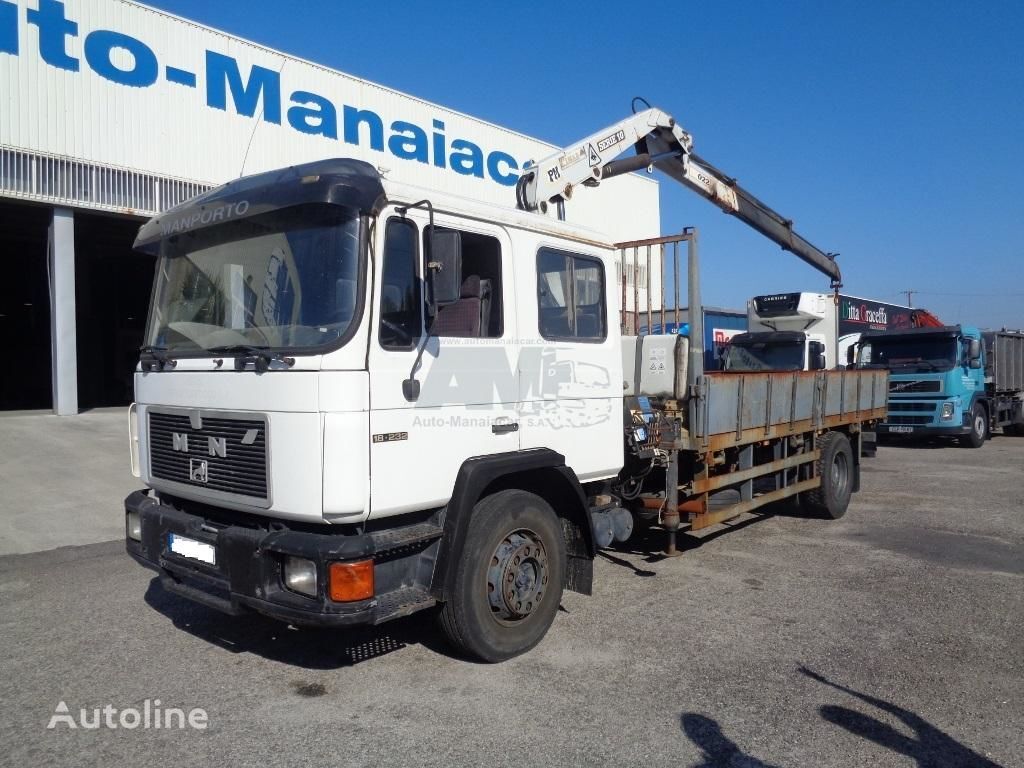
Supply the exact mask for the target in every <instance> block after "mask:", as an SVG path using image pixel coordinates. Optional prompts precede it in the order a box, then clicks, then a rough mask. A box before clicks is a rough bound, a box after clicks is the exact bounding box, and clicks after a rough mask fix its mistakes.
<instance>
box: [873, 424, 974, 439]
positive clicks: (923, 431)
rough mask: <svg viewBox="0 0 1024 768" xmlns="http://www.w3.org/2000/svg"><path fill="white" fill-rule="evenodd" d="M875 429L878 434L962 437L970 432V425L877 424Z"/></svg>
mask: <svg viewBox="0 0 1024 768" xmlns="http://www.w3.org/2000/svg"><path fill="white" fill-rule="evenodd" d="M876 429H877V432H878V434H879V435H887V436H890V435H891V436H892V437H929V436H934V437H964V436H965V435H969V434H970V433H971V428H970V426H968V425H964V424H957V425H955V426H941V427H940V426H932V425H930V424H913V425H906V424H879V425H878V426H877V428H876Z"/></svg>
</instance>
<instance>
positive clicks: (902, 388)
mask: <svg viewBox="0 0 1024 768" xmlns="http://www.w3.org/2000/svg"><path fill="white" fill-rule="evenodd" d="M889 391H890V392H899V393H909V392H941V391H942V382H941V381H939V380H938V379H930V380H925V381H893V380H892V379H889Z"/></svg>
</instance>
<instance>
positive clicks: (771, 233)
mask: <svg viewBox="0 0 1024 768" xmlns="http://www.w3.org/2000/svg"><path fill="white" fill-rule="evenodd" d="M630 146H633V147H634V148H635V149H636V155H635V156H633V157H626V158H624V159H622V160H617V159H616V158H617V157H618V156H619V155H621V154H622V153H623V152H625V151H626V150H627V149H628V148H629V147H630ZM649 166H653V167H655V168H657V169H658V170H659V171H661V172H662V173H664V174H665V175H667V176H669V177H671V178H673V179H675V180H676V181H678V182H679V183H680V184H682V185H683V186H685V187H687V188H689V189H691V190H693V191H694V192H696V193H697V194H699V195H700V196H701V197H704V198H706V199H707V200H710V201H711V202H712V203H714V204H715V205H717V206H718V207H719V208H721V209H722V210H723V211H725V212H726V213H728V214H731V215H732V216H735V217H736V218H738V219H739V220H740V221H742V222H744V223H745V224H747V225H748V226H750V227H752V228H753V229H755V230H757V231H758V232H760V233H761V234H762V235H764V236H765V237H767V238H768V239H769V240H772V241H773V242H775V243H778V244H779V245H780V246H782V248H783V249H784V250H787V251H790V252H791V253H793V254H795V255H796V256H798V257H799V258H800V259H802V260H803V261H805V262H807V263H808V264H810V265H811V266H812V267H814V268H815V269H817V270H819V271H820V272H823V273H824V274H825V275H827V276H828V277H829V278H830V279H831V281H832V286H833V287H835V288H838V287H839V286H840V285H842V274H841V273H840V271H839V265H838V264H837V263H836V260H835V255H834V254H830V253H826V252H825V251H822V250H821V249H820V248H817V247H816V246H814V245H812V244H811V243H810V242H808V241H807V240H806V239H804V238H803V237H801V236H800V235H798V234H797V233H796V232H794V231H793V222H792V221H791V220H789V219H787V218H785V217H783V216H781V215H779V214H778V213H777V212H776V211H774V210H772V209H771V208H769V207H768V206H767V205H765V204H764V203H762V202H761V201H760V200H758V199H757V198H756V197H754V196H753V195H752V194H750V193H749V192H747V191H746V190H745V189H743V188H742V187H740V186H739V184H737V183H736V180H735V179H734V178H732V177H730V176H727V175H726V174H724V173H722V172H721V171H720V170H718V169H717V168H715V166H713V165H711V163H708V162H707V161H705V160H703V159H702V158H700V157H698V156H697V155H696V154H695V153H694V152H693V137H692V136H690V134H689V133H687V132H686V131H685V130H683V129H682V128H681V127H680V126H679V124H678V123H676V121H675V119H674V118H673V117H672V116H671V115H669V114H667V113H665V112H663V111H661V110H660V109H653V108H652V109H647V110H644V111H643V112H637V113H636V114H633V115H630V116H629V117H627V118H626V119H625V120H622V121H620V122H618V123H616V124H615V125H612V126H609V127H608V128H605V129H604V130H601V131H598V132H597V133H594V134H592V135H591V136H588V137H587V138H585V139H583V140H582V141H579V142H576V143H575V144H573V145H572V147H571V148H570V149H563V150H560V151H559V152H556V153H554V154H552V155H551V156H549V157H546V158H544V160H542V161H540V162H539V163H536V164H534V165H531V166H530V167H529V168H528V169H527V170H526V172H525V173H524V174H523V175H522V176H521V177H520V178H519V182H518V184H517V185H516V198H517V204H518V207H519V208H521V209H523V210H527V211H536V210H539V211H541V213H546V212H547V209H548V205H549V204H552V203H555V204H558V203H561V202H563V201H566V200H569V199H570V198H572V195H573V192H574V190H575V189H576V187H577V186H579V185H580V184H582V185H584V186H597V184H599V183H600V182H601V181H603V180H604V179H609V178H612V177H614V176H619V175H621V174H623V173H630V172H632V171H637V170H640V169H641V168H647V167H649Z"/></svg>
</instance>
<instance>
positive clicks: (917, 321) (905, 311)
mask: <svg viewBox="0 0 1024 768" xmlns="http://www.w3.org/2000/svg"><path fill="white" fill-rule="evenodd" d="M937 325H941V322H939V321H938V319H937V318H935V317H934V316H933V315H932V314H931V313H929V312H928V311H927V310H923V309H917V308H914V307H904V306H900V305H898V304H889V303H886V302H884V301H876V300H874V299H863V298H860V297H858V296H849V295H846V294H842V293H839V292H838V290H836V291H834V292H833V293H812V292H806V291H804V292H793V293H775V294H768V295H764V296H755V297H754V298H752V299H750V300H749V301H748V302H747V326H748V330H747V333H745V334H739V335H737V336H734V337H733V338H732V339H731V340H730V344H729V348H728V355H727V356H726V358H725V360H724V366H725V368H726V370H733V371H740V370H749V371H757V370H780V371H787V370H789V371H793V370H795V371H801V370H802V371H809V370H823V369H829V368H838V367H843V366H846V365H847V364H849V363H852V357H851V355H852V354H853V353H854V348H855V347H856V345H857V342H858V341H859V340H860V337H861V334H862V333H865V332H867V331H871V332H895V331H900V330H905V329H908V328H919V327H925V326H937Z"/></svg>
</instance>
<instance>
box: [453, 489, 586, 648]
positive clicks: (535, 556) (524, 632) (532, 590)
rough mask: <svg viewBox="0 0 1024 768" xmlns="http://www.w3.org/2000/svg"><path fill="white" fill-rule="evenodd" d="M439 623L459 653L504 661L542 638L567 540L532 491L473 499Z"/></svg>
mask: <svg viewBox="0 0 1024 768" xmlns="http://www.w3.org/2000/svg"><path fill="white" fill-rule="evenodd" d="M462 552H463V556H462V559H461V561H460V562H459V564H458V566H457V569H456V574H455V582H454V584H453V588H452V592H451V594H450V595H448V596H447V599H446V601H445V603H444V605H443V606H442V607H441V613H440V621H441V628H442V629H443V630H444V632H445V634H446V635H447V636H448V639H449V640H450V641H451V642H452V644H453V645H455V646H456V647H457V648H458V649H459V650H460V651H462V652H463V653H465V654H467V655H468V656H472V657H475V658H477V659H480V660H481V661H489V662H497V661H505V660H506V659H510V658H512V657H513V656H518V655H519V654H521V653H524V652H526V651H528V650H530V649H531V648H533V647H534V646H535V645H536V644H537V643H539V642H540V641H541V639H542V638H543V637H544V635H545V634H546V633H547V631H548V628H549V627H550V626H551V623H552V622H553V621H554V619H555V615H556V614H557V612H558V605H559V603H560V602H561V599H562V582H563V580H564V576H565V559H566V554H565V539H564V538H563V536H562V530H561V524H560V523H559V520H558V517H557V516H556V515H555V513H554V510H552V509H551V506H550V505H549V504H548V503H547V502H546V501H544V499H542V498H540V497H539V496H536V495H535V494H532V493H528V492H526V491H521V490H515V489H513V490H506V491H499V492H498V493H495V494H493V495H491V496H487V497H485V498H483V499H481V500H480V501H479V502H477V504H476V506H475V507H474V508H473V517H472V519H471V520H470V521H469V529H468V530H467V532H466V541H465V546H464V547H463V550H462Z"/></svg>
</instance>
